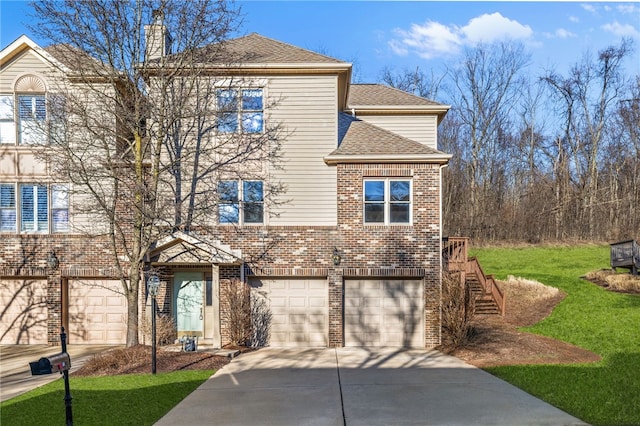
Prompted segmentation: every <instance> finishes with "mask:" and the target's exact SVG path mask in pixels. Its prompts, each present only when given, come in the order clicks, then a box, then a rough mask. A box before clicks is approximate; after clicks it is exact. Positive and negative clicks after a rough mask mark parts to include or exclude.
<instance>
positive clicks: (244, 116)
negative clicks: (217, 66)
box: [216, 89, 264, 133]
mask: <svg viewBox="0 0 640 426" xmlns="http://www.w3.org/2000/svg"><path fill="white" fill-rule="evenodd" d="M216 99H217V108H218V132H219V133H237V132H243V133H262V131H263V128H264V102H263V90H262V89H218V91H217V96H216Z"/></svg>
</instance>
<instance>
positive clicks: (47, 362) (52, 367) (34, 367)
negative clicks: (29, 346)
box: [29, 352, 71, 376]
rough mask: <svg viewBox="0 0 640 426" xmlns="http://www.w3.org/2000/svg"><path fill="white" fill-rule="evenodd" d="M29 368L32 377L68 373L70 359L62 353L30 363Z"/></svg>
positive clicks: (66, 354)
mask: <svg viewBox="0 0 640 426" xmlns="http://www.w3.org/2000/svg"><path fill="white" fill-rule="evenodd" d="M29 367H31V375H32V376H40V375H43V374H51V373H54V372H55V373H62V372H63V371H69V369H70V368H71V359H70V358H69V354H68V353H66V352H62V353H59V354H55V355H51V356H49V357H47V358H40V359H39V360H38V361H35V362H30V363H29Z"/></svg>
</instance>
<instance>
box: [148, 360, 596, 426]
mask: <svg viewBox="0 0 640 426" xmlns="http://www.w3.org/2000/svg"><path fill="white" fill-rule="evenodd" d="M157 424H158V425H171V426H172V425H175V424H191V425H212V424H224V425H281V426H284V425H296V426H297V425H349V426H351V425H369V426H375V425H509V426H514V425H554V426H555V425H585V424H586V423H584V422H582V421H580V420H579V419H577V418H575V417H572V416H570V415H568V414H567V413H565V412H563V411H561V410H559V409H557V408H555V407H553V406H551V405H549V404H547V403H546V402H544V401H541V400H539V399H537V398H534V397H533V396H531V395H529V394H528V393H526V392H524V391H522V390H521V389H518V388H516V387H514V386H512V385H510V384H508V383H506V382H504V381H502V380H500V379H498V378H496V377H494V376H492V375H490V374H488V373H486V372H484V371H482V370H480V369H478V368H476V367H473V366H471V365H468V364H466V363H464V362H462V361H461V360H459V359H457V358H454V357H450V356H446V355H443V354H441V353H439V352H437V351H424V350H422V351H421V350H403V349H402V350H400V349H396V348H376V349H366V348H337V349H288V348H287V349H281V348H265V349H261V350H258V351H255V352H252V353H246V354H243V355H242V356H240V357H239V358H236V359H235V360H233V361H232V362H231V363H230V364H228V365H226V366H225V367H224V368H222V369H221V370H220V371H218V372H217V373H216V374H215V375H214V376H212V377H211V378H210V379H209V380H207V381H206V382H205V383H203V384H202V385H201V386H200V387H199V388H198V389H196V390H195V391H194V392H193V393H192V394H191V395H189V396H188V397H187V398H185V399H184V400H183V401H182V402H180V403H179V404H178V405H177V406H176V407H175V408H174V409H173V410H171V411H170V412H169V413H167V415H166V416H164V417H163V418H162V419H160V421H159V422H158V423H157Z"/></svg>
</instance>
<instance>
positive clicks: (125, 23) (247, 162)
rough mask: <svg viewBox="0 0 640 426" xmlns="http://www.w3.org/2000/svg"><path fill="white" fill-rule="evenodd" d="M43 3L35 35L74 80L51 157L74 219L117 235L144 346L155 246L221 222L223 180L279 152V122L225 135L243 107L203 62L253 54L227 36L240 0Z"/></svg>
mask: <svg viewBox="0 0 640 426" xmlns="http://www.w3.org/2000/svg"><path fill="white" fill-rule="evenodd" d="M33 7H34V10H35V13H36V14H37V15H38V16H39V17H40V18H41V20H40V23H39V25H38V26H37V27H34V28H33V31H34V33H36V34H39V35H41V36H43V38H45V39H47V40H49V41H50V42H51V43H52V46H51V47H50V48H49V49H50V50H51V52H52V54H53V55H54V57H55V58H57V59H58V60H59V61H60V63H61V64H62V66H61V67H60V68H61V69H60V71H62V72H64V73H65V74H66V75H67V76H68V78H67V79H66V80H65V84H64V85H61V86H60V87H58V88H56V91H57V92H58V93H59V98H60V99H61V102H62V103H63V104H64V107H63V108H60V109H59V111H60V112H61V113H62V112H63V114H61V116H60V117H59V119H58V120H54V121H55V122H56V123H59V127H60V129H58V130H57V134H58V135H59V137H58V138H57V139H58V140H57V143H55V144H54V145H53V146H52V149H51V150H50V151H49V152H48V153H47V161H49V163H50V164H51V169H52V171H53V173H54V174H55V175H56V178H57V179H58V180H59V181H62V182H70V184H71V193H72V194H73V196H74V197H73V200H74V212H76V213H80V214H81V215H79V216H82V215H83V216H84V217H85V221H84V222H83V221H81V220H79V218H77V219H76V220H74V224H75V225H76V226H77V228H76V229H77V230H79V231H82V232H85V233H87V234H88V235H92V236H93V235H101V236H103V237H104V238H106V239H107V240H108V242H109V243H108V248H109V253H110V256H111V262H112V264H113V265H114V266H115V268H116V269H117V271H118V275H119V277H120V281H121V283H122V288H123V292H124V294H125V295H126V298H127V302H128V325H127V345H129V346H131V345H135V344H137V343H138V316H139V315H138V295H139V293H140V285H141V284H144V272H145V271H144V268H145V256H146V254H147V251H148V249H149V248H150V247H151V246H152V244H153V243H154V242H155V241H157V240H158V239H159V238H162V237H163V236H165V235H168V234H169V233H170V232H172V231H174V230H175V229H177V228H180V229H185V230H189V229H191V228H193V227H197V226H201V227H202V226H207V224H208V223H211V222H210V219H211V217H212V212H214V213H217V209H216V208H215V203H216V202H217V199H218V197H217V190H218V187H217V185H216V184H215V183H214V182H216V179H219V178H220V177H221V176H236V177H237V176H249V177H251V176H254V175H255V173H254V172H252V171H251V170H253V169H252V167H251V166H252V165H255V164H259V163H261V162H263V161H265V160H269V159H272V158H274V156H275V154H276V153H277V150H278V146H279V145H278V130H279V129H278V127H277V125H276V126H271V127H270V128H267V129H264V131H261V132H256V133H252V134H247V133H246V132H231V133H228V134H225V135H222V134H221V133H223V132H219V131H218V130H219V128H220V126H221V125H224V123H225V117H228V116H225V112H227V113H228V112H229V111H231V112H233V106H232V105H230V104H231V103H230V102H227V104H226V105H230V106H228V107H229V108H230V110H228V111H225V108H226V106H225V105H221V102H220V98H219V96H218V95H219V94H220V92H219V90H221V89H225V88H231V87H233V86H234V81H233V79H231V78H230V77H228V76H225V75H223V74H221V73H216V72H214V71H211V68H210V67H207V66H205V65H209V64H222V65H224V66H228V65H230V64H236V65H237V64H238V63H240V61H241V60H242V59H243V58H242V57H241V56H239V55H238V54H237V52H234V51H233V50H232V49H228V48H227V43H226V39H227V38H228V36H229V35H230V33H231V32H233V31H235V30H236V28H237V26H238V24H239V23H240V14H239V10H238V9H236V8H235V6H234V5H233V4H232V3H228V2H226V1H223V0H192V1H186V2H185V1H182V0H162V1H156V0H131V1H122V0H94V1H86V2H60V1H56V0H46V1H40V2H35V3H33ZM230 92H231V90H230V89H229V90H228V91H227V92H226V93H230ZM240 165H242V167H240ZM243 174H244V175H243ZM274 191H275V190H274ZM265 192H266V193H267V195H268V194H269V191H267V190H265ZM208 220H209V221H208Z"/></svg>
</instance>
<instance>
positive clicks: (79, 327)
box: [67, 280, 127, 345]
mask: <svg viewBox="0 0 640 426" xmlns="http://www.w3.org/2000/svg"><path fill="white" fill-rule="evenodd" d="M67 334H68V335H69V343H70V344H107V345H110V344H114V345H120V344H124V343H126V338H127V302H126V299H125V297H124V295H123V294H122V286H121V284H120V281H115V280H114V281H109V280H100V281H96V280H69V332H68V333H67Z"/></svg>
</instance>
